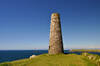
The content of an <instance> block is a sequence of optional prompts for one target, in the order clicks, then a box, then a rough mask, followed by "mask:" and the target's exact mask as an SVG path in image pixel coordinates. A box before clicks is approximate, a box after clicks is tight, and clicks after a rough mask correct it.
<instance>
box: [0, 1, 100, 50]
mask: <svg viewBox="0 0 100 66" xmlns="http://www.w3.org/2000/svg"><path fill="white" fill-rule="evenodd" d="M55 12H57V13H59V14H60V18H61V26H62V35H63V44H64V48H65V49H72V48H100V0H0V50H31V49H48V46H49V32H50V17H51V14H52V13H55Z"/></svg>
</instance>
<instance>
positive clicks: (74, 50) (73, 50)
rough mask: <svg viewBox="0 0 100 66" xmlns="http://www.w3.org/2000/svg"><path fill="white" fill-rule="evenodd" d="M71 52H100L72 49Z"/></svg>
mask: <svg viewBox="0 0 100 66" xmlns="http://www.w3.org/2000/svg"><path fill="white" fill-rule="evenodd" d="M70 51H71V52H100V49H72V50H70Z"/></svg>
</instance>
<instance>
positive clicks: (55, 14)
mask: <svg viewBox="0 0 100 66" xmlns="http://www.w3.org/2000/svg"><path fill="white" fill-rule="evenodd" d="M51 16H59V13H52V15H51Z"/></svg>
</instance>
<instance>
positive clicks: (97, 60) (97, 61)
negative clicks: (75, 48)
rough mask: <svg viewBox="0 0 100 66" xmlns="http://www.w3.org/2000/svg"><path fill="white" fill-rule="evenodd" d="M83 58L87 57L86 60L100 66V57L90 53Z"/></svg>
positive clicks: (83, 54) (84, 54)
mask: <svg viewBox="0 0 100 66" xmlns="http://www.w3.org/2000/svg"><path fill="white" fill-rule="evenodd" d="M82 56H85V58H87V59H89V60H90V61H92V62H94V63H95V64H96V65H97V66H100V56H99V55H96V54H90V53H82Z"/></svg>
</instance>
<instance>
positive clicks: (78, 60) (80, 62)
mask: <svg viewBox="0 0 100 66" xmlns="http://www.w3.org/2000/svg"><path fill="white" fill-rule="evenodd" d="M0 66H96V65H95V63H93V61H90V60H89V59H88V58H85V56H84V55H76V54H58V55H48V54H43V55H39V56H36V57H34V58H32V59H22V60H17V61H12V62H5V63H1V64H0Z"/></svg>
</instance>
